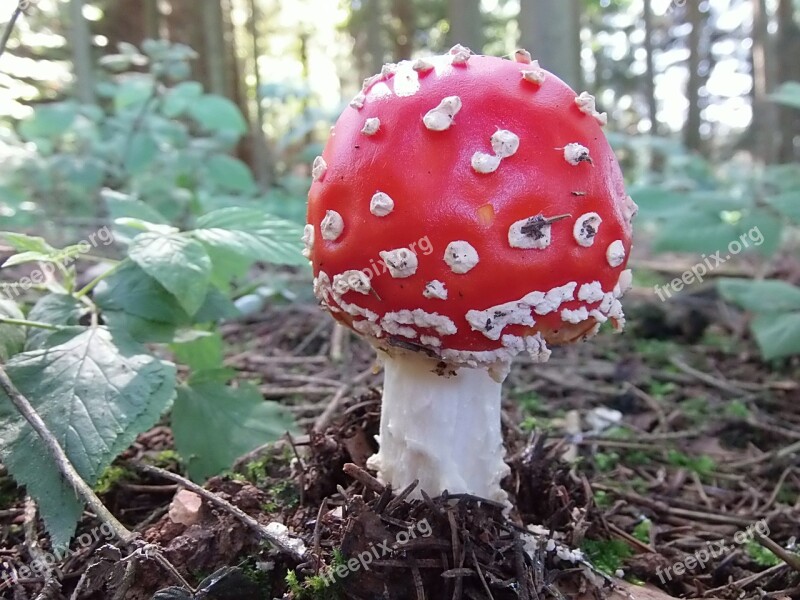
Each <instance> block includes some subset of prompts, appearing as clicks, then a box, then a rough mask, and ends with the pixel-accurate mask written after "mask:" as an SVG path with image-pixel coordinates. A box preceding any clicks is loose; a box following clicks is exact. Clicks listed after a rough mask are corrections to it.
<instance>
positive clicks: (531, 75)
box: [522, 60, 547, 85]
mask: <svg viewBox="0 0 800 600" xmlns="http://www.w3.org/2000/svg"><path fill="white" fill-rule="evenodd" d="M522 78H523V79H524V80H525V81H528V82H530V83H533V84H536V85H542V84H543V83H544V81H545V79H547V72H546V71H545V70H544V69H542V68H541V67H540V66H539V61H538V60H534V61H532V62H531V66H530V68H529V69H524V70H523V71H522Z"/></svg>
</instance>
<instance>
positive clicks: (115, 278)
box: [94, 263, 190, 325]
mask: <svg viewBox="0 0 800 600" xmlns="http://www.w3.org/2000/svg"><path fill="white" fill-rule="evenodd" d="M94 301H95V303H96V304H97V305H98V306H99V307H100V308H102V309H103V310H104V311H122V312H124V313H126V314H129V315H133V316H136V317H140V318H142V319H146V320H148V321H155V322H158V323H168V324H177V325H186V324H188V323H189V321H190V318H189V315H187V314H186V311H184V310H183V309H182V308H181V306H180V304H178V300H177V298H175V297H174V296H173V295H172V294H170V293H169V292H168V291H167V290H166V289H164V287H163V286H162V285H161V284H159V283H158V281H156V280H155V279H153V278H152V277H150V276H149V275H148V274H147V273H145V272H144V271H143V270H142V269H141V268H140V267H139V266H137V265H135V264H133V263H130V264H126V265H124V266H122V267H121V268H120V269H118V270H117V271H116V272H115V273H113V274H112V275H110V276H109V277H108V278H106V279H104V280H103V281H101V282H100V283H99V284H98V285H97V287H96V288H95V290H94Z"/></svg>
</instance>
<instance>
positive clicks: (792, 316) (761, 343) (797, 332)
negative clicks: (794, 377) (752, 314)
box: [750, 311, 800, 360]
mask: <svg viewBox="0 0 800 600" xmlns="http://www.w3.org/2000/svg"><path fill="white" fill-rule="evenodd" d="M750 328H751V329H752V331H753V335H754V336H755V338H756V341H757V342H758V347H759V348H760V349H761V354H762V356H763V357H764V358H765V359H767V360H772V359H774V358H783V357H785V356H793V355H795V354H800V311H797V312H786V313H773V314H760V315H758V316H757V317H756V318H755V319H753V322H752V323H751V324H750Z"/></svg>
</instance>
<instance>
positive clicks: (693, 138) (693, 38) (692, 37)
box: [683, 0, 703, 151]
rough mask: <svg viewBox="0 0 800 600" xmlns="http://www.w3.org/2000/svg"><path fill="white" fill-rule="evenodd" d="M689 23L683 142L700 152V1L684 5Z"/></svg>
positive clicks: (701, 144) (696, 0)
mask: <svg viewBox="0 0 800 600" xmlns="http://www.w3.org/2000/svg"><path fill="white" fill-rule="evenodd" d="M686 9H687V13H688V18H689V23H690V24H691V26H692V30H691V32H690V33H689V38H688V40H687V44H688V46H689V64H688V66H687V69H688V70H689V79H688V82H687V84H686V99H687V100H688V101H689V114H688V115H687V118H686V124H685V125H684V129H683V142H684V144H685V145H686V147H687V148H689V149H691V150H697V151H699V150H701V149H702V146H703V138H702V135H701V133H700V126H701V124H702V115H701V108H700V85H701V83H702V78H701V75H700V60H701V36H702V31H703V13H702V12H700V0H690V1H689V2H687V3H686Z"/></svg>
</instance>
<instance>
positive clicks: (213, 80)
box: [195, 0, 228, 96]
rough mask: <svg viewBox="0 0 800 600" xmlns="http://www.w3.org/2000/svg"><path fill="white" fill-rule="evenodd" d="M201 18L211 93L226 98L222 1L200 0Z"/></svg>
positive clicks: (203, 57)
mask: <svg viewBox="0 0 800 600" xmlns="http://www.w3.org/2000/svg"><path fill="white" fill-rule="evenodd" d="M195 1H197V0H195ZM199 1H200V18H201V22H202V26H203V37H204V39H205V52H204V53H203V54H202V55H201V56H202V59H203V60H204V62H205V65H206V73H207V74H208V81H207V83H208V88H209V91H210V92H211V93H214V94H219V95H220V96H225V95H226V92H227V91H228V86H227V85H226V75H225V73H226V64H225V62H226V61H225V38H224V31H223V23H222V10H221V6H220V0H199Z"/></svg>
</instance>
